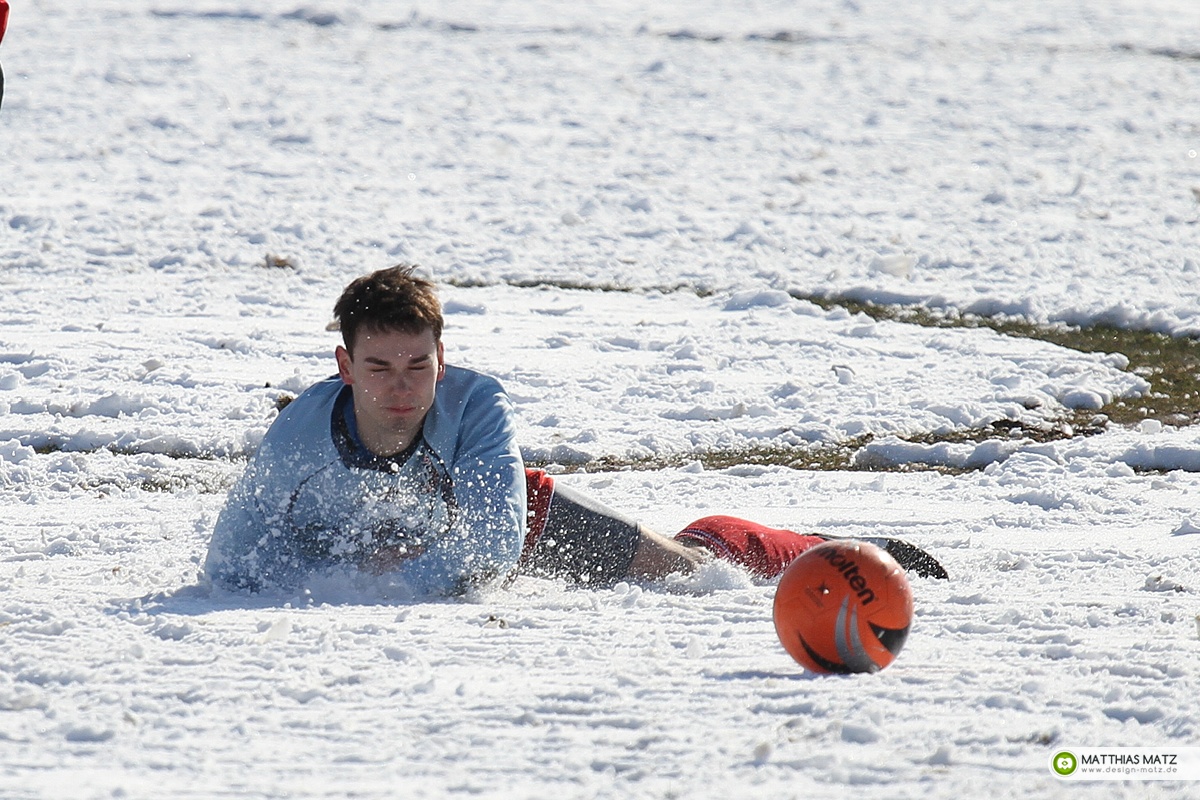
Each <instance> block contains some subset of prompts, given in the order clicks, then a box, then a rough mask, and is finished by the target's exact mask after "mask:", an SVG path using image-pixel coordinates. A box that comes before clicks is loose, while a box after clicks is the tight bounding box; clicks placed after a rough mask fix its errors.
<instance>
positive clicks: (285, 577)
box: [205, 366, 525, 595]
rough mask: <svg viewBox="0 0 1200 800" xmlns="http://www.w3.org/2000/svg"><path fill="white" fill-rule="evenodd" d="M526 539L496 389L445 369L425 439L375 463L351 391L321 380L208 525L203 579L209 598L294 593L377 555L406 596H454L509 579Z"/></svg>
mask: <svg viewBox="0 0 1200 800" xmlns="http://www.w3.org/2000/svg"><path fill="white" fill-rule="evenodd" d="M524 539H525V471H524V465H523V463H522V460H521V455H520V451H519V449H518V447H517V444H516V434H515V428H514V424H513V415H512V405H511V403H510V401H509V399H508V396H507V395H506V394H505V393H504V390H503V388H501V386H500V384H499V382H498V381H496V380H495V379H494V378H491V377H489V376H486V375H482V374H480V373H477V372H473V371H471V370H467V369H463V368H460V367H450V366H448V367H447V368H446V375H445V377H444V378H443V379H442V380H441V381H440V382H439V383H438V386H437V390H436V393H435V395H434V402H433V406H432V408H431V409H430V410H429V413H428V414H427V415H426V417H425V422H424V427H423V429H422V435H421V436H420V437H418V439H417V441H416V442H414V444H413V446H412V447H410V448H409V449H408V450H406V451H405V452H404V453H401V454H398V455H396V456H394V457H391V458H381V457H377V456H374V455H373V454H371V453H370V452H369V451H367V450H366V449H365V448H364V447H363V446H362V444H361V443H360V442H359V441H358V438H357V433H356V430H355V425H354V414H353V395H352V394H351V390H350V387H348V386H346V385H344V384H343V383H342V381H341V380H340V379H339V378H337V377H333V378H329V379H327V380H325V381H322V382H320V383H318V384H316V385H315V386H313V387H311V388H309V389H308V390H307V391H305V392H304V393H303V394H301V395H300V396H299V397H298V398H296V399H295V400H294V401H293V402H291V403H290V404H289V405H288V406H287V407H286V408H285V409H284V410H283V412H282V413H281V414H280V415H279V418H278V419H276V420H275V422H274V424H272V425H271V428H270V429H269V430H268V431H267V434H266V436H265V437H264V438H263V441H262V444H261V446H260V447H259V449H258V452H257V453H256V454H255V456H254V458H253V460H252V461H251V463H250V464H249V466H247V468H246V470H245V472H244V473H243V474H242V476H241V478H240V479H239V480H238V481H237V483H236V484H235V485H234V487H233V488H232V489H231V490H230V493H229V497H228V500H227V501H226V504H225V507H224V509H223V510H222V511H221V514H220V515H219V516H218V518H217V523H216V526H215V528H214V530H213V537H212V542H211V544H210V545H209V551H208V558H207V560H206V562H205V571H206V572H207V573H208V574H209V576H210V577H211V578H212V579H213V580H214V581H215V582H216V583H217V584H219V585H223V586H226V587H228V588H243V589H249V590H251V591H259V590H262V589H265V588H271V587H281V588H295V587H298V586H300V585H301V584H302V583H303V582H304V579H305V577H306V576H307V575H310V574H312V573H314V572H317V571H320V570H324V569H329V568H332V567H337V566H344V565H352V566H353V565H358V564H360V563H361V562H362V561H364V560H365V559H366V558H368V557H369V556H370V555H371V554H372V553H373V552H374V551H375V550H376V549H377V548H378V547H379V546H380V545H381V544H386V545H387V546H388V547H389V548H390V549H391V552H393V553H394V552H401V553H403V554H404V555H405V558H404V559H403V560H401V561H400V562H399V563H398V564H397V565H396V566H395V567H394V568H393V570H392V572H391V574H392V576H393V577H394V578H395V579H396V580H397V581H400V582H402V583H403V584H404V585H406V586H407V587H408V588H409V589H410V590H411V591H412V592H414V593H417V594H434V595H437V594H455V593H458V592H461V591H462V590H463V589H464V588H466V587H467V586H470V585H473V584H477V583H480V582H484V581H486V580H488V579H490V578H493V577H500V576H504V575H506V574H508V573H509V572H511V571H512V570H513V569H514V568H515V566H516V564H517V560H518V558H519V557H520V553H521V545H522V543H523V541H524Z"/></svg>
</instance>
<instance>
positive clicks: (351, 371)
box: [337, 328, 446, 456]
mask: <svg viewBox="0 0 1200 800" xmlns="http://www.w3.org/2000/svg"><path fill="white" fill-rule="evenodd" d="M337 362H338V373H339V374H340V375H341V377H342V381H343V382H344V383H345V384H347V385H348V386H350V388H351V390H352V391H353V392H354V419H355V422H357V423H358V435H359V437H360V438H361V439H362V443H363V444H364V445H366V447H367V449H368V450H370V451H371V452H372V453H375V454H376V455H379V456H390V455H395V454H396V453H398V452H400V451H401V450H403V449H404V448H406V447H408V446H409V445H410V444H412V442H413V440H415V439H416V438H417V436H418V435H419V434H420V432H421V425H422V424H423V423H424V422H425V415H426V414H427V413H428V412H429V409H430V407H431V406H432V405H433V396H434V392H435V391H436V390H437V383H438V381H440V380H441V379H442V376H443V375H444V374H445V371H446V362H445V357H444V353H443V350H442V343H441V342H437V341H434V338H433V331H431V330H429V329H425V330H424V331H422V332H420V333H404V332H403V331H391V330H387V331H380V330H374V329H370V328H367V329H363V330H360V331H358V333H357V336H356V338H355V341H354V357H353V358H351V357H350V353H349V352H348V351H347V350H346V348H344V347H339V348H338V349H337Z"/></svg>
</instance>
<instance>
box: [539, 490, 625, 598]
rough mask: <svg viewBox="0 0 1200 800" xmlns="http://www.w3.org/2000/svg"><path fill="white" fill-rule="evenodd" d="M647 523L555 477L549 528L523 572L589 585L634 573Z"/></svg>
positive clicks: (605, 582)
mask: <svg viewBox="0 0 1200 800" xmlns="http://www.w3.org/2000/svg"><path fill="white" fill-rule="evenodd" d="M640 538H641V528H640V527H639V526H638V524H637V523H636V522H634V521H633V520H632V519H629V518H628V517H626V516H625V515H623V514H621V513H619V512H617V511H614V510H612V509H611V508H609V507H608V506H606V505H604V504H603V503H599V502H597V501H595V500H592V499H591V498H589V497H585V496H584V495H582V494H580V493H579V492H576V491H575V490H573V489H571V488H569V487H567V486H563V485H562V484H560V483H558V482H555V484H554V495H553V496H552V497H551V499H550V510H549V512H548V513H547V515H546V528H545V530H544V531H543V532H542V535H541V536H540V537H538V540H537V543H536V544H534V546H533V549H532V551H530V552H529V555H528V558H527V559H526V560H525V562H524V564H523V565H522V568H521V572H522V573H524V574H526V575H533V576H536V577H539V578H557V579H562V580H567V581H570V582H571V583H579V584H586V585H588V586H603V585H606V584H612V583H616V582H617V581H619V580H621V579H622V578H624V577H625V576H626V575H628V574H629V565H630V564H631V563H632V562H633V556H634V554H636V553H637V548H638V542H639V540H640Z"/></svg>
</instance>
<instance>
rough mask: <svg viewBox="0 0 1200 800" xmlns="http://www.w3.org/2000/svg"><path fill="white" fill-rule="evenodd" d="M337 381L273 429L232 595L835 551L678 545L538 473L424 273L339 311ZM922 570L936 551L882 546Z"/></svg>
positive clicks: (220, 568) (473, 582)
mask: <svg viewBox="0 0 1200 800" xmlns="http://www.w3.org/2000/svg"><path fill="white" fill-rule="evenodd" d="M334 315H335V317H336V319H337V321H338V324H339V326H340V328H341V332H342V340H343V345H342V346H340V347H338V348H337V350H336V353H335V356H336V359H337V364H338V375H337V376H336V377H333V378H329V379H327V380H325V381H322V382H320V383H318V384H316V385H315V386H313V387H311V388H310V389H308V390H307V391H305V392H304V393H303V394H301V395H300V397H298V398H297V399H296V400H295V401H293V402H292V403H290V404H289V405H288V406H287V407H286V408H285V409H284V410H283V412H282V413H281V414H280V416H279V418H278V419H277V420H276V421H275V422H274V424H272V426H271V428H270V430H268V431H267V435H266V436H265V437H264V439H263V442H262V445H261V446H260V447H259V450H258V453H257V454H256V455H255V457H254V459H253V461H252V462H251V463H250V465H249V466H248V467H247V469H246V471H245V472H244V473H243V475H242V477H241V478H240V479H239V481H238V482H237V483H236V485H235V486H234V488H233V489H232V490H231V491H230V494H229V498H228V500H227V502H226V505H225V508H224V509H223V510H222V512H221V514H220V516H219V517H218V518H217V524H216V527H215V529H214V531H213V538H212V542H211V544H210V547H209V553H208V559H207V561H206V563H205V569H206V571H207V572H208V574H209V575H210V576H211V577H212V578H213V580H214V581H216V582H217V583H218V584H221V585H224V586H226V587H228V588H240V589H249V590H251V591H258V590H261V589H264V588H269V587H282V588H294V587H296V586H298V585H300V584H301V583H302V582H303V580H304V578H305V577H306V576H307V575H309V574H312V573H315V572H320V571H323V570H331V569H338V568H347V567H348V568H351V569H359V570H366V571H368V572H372V573H388V574H389V575H390V576H392V577H393V578H394V579H395V580H397V581H399V582H401V583H402V584H403V585H405V586H407V587H409V589H410V590H411V591H412V592H413V593H414V594H434V595H452V594H458V593H461V592H463V591H466V590H467V589H469V588H470V587H472V586H477V585H480V584H484V583H488V582H491V581H494V580H497V579H503V578H505V577H507V576H510V575H512V574H514V573H515V572H521V573H525V574H531V575H537V576H544V577H553V578H562V579H566V580H568V581H571V582H574V583H580V584H592V585H602V584H608V583H613V582H615V581H617V580H620V579H622V578H626V577H629V578H634V579H637V578H650V579H653V578H661V577H664V576H666V575H669V574H672V573H676V572H687V571H689V570H691V569H694V568H695V567H696V566H697V565H699V564H700V563H702V562H703V561H705V560H707V559H708V558H711V557H713V556H714V555H715V556H718V557H722V558H726V559H729V560H731V561H734V562H735V563H738V564H741V565H742V566H744V567H746V568H747V569H749V570H750V571H752V572H754V573H755V574H757V575H759V576H762V577H772V576H774V575H777V574H779V573H780V572H782V571H783V569H784V568H785V567H786V566H787V565H788V564H789V563H790V562H791V561H792V559H794V558H795V557H796V556H797V555H799V554H800V553H801V552H803V551H804V550H805V549H807V548H808V547H811V546H813V545H815V544H818V543H820V542H821V541H824V537H821V536H815V535H801V534H796V533H793V532H791V531H784V530H777V529H771V528H766V527H763V526H760V525H756V524H754V523H751V522H747V521H745V520H739V519H736V518H733V517H706V518H704V519H702V520H697V521H696V522H694V523H692V524H691V525H689V526H688V527H687V528H686V529H685V530H684V531H682V532H681V533H680V534H679V535H678V536H677V537H676V538H675V539H668V538H666V537H664V536H661V535H659V534H657V533H654V532H653V531H650V530H648V529H646V528H644V527H642V526H641V525H639V524H638V523H637V522H635V521H633V520H631V519H628V518H627V517H625V516H623V515H621V514H619V513H617V512H615V511H613V510H611V509H609V508H606V507H605V506H603V505H601V504H599V503H596V502H594V501H592V500H590V499H588V498H586V497H583V496H581V495H579V494H578V493H576V492H574V491H572V490H571V489H569V488H568V487H564V486H557V485H555V482H554V480H553V478H551V476H549V475H547V474H546V473H545V472H543V471H541V470H533V469H529V470H527V469H525V467H524V465H523V462H522V460H521V455H520V450H519V449H518V447H517V443H516V440H515V426H514V424H513V418H512V417H513V411H512V406H511V404H510V402H509V400H508V397H507V396H506V395H505V393H504V390H503V389H502V388H501V386H500V384H499V383H498V382H497V381H496V380H495V379H493V378H491V377H488V376H486V375H482V374H480V373H477V372H473V371H471V370H468V369H463V368H461V367H454V366H449V365H447V364H446V359H445V350H444V348H443V345H442V341H441V335H442V313H441V306H440V304H439V302H438V300H437V296H436V294H435V291H434V287H433V285H432V284H431V283H429V282H428V281H425V280H423V279H421V278H419V277H417V276H415V275H414V274H413V270H412V268H411V267H393V268H391V269H385V270H380V271H378V272H375V273H372V274H370V275H366V276H363V277H361V278H358V279H357V280H355V281H353V282H352V283H351V284H350V285H349V286H348V287H347V288H346V290H345V291H344V292H343V294H342V296H341V297H340V298H339V299H338V301H337V304H336V305H335V307H334ZM881 543H882V544H884V545H885V546H886V547H888V548H889V550H890V551H892V552H893V554H894V555H897V557H898V560H900V561H901V563H902V564H904V565H905V566H907V567H911V568H915V569H917V570H918V571H919V572H921V573H922V574H933V575H938V576H940V577H944V576H945V573H944V570H941V566H940V565H939V564H937V562H936V561H934V560H933V559H932V558H931V557H930V556H928V555H927V554H925V553H924V552H923V551H920V550H917V549H916V548H914V547H912V546H911V545H907V544H905V543H903V542H898V541H891V540H889V541H885V542H881Z"/></svg>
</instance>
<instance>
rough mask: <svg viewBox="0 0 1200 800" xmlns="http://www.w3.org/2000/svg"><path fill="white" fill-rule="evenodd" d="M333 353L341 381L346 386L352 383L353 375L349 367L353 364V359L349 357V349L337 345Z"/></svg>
mask: <svg viewBox="0 0 1200 800" xmlns="http://www.w3.org/2000/svg"><path fill="white" fill-rule="evenodd" d="M333 355H334V357H335V358H337V365H338V375H339V376H340V377H341V379H342V383H344V384H346V385H347V386H353V385H354V376H353V375H352V374H351V372H350V368H351V367H352V366H353V365H354V359H352V358H351V357H350V351H349V350H347V349H346V348H344V347H342V346H341V345H340V344H339V345H338V348H337V350H334V351H333Z"/></svg>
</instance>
